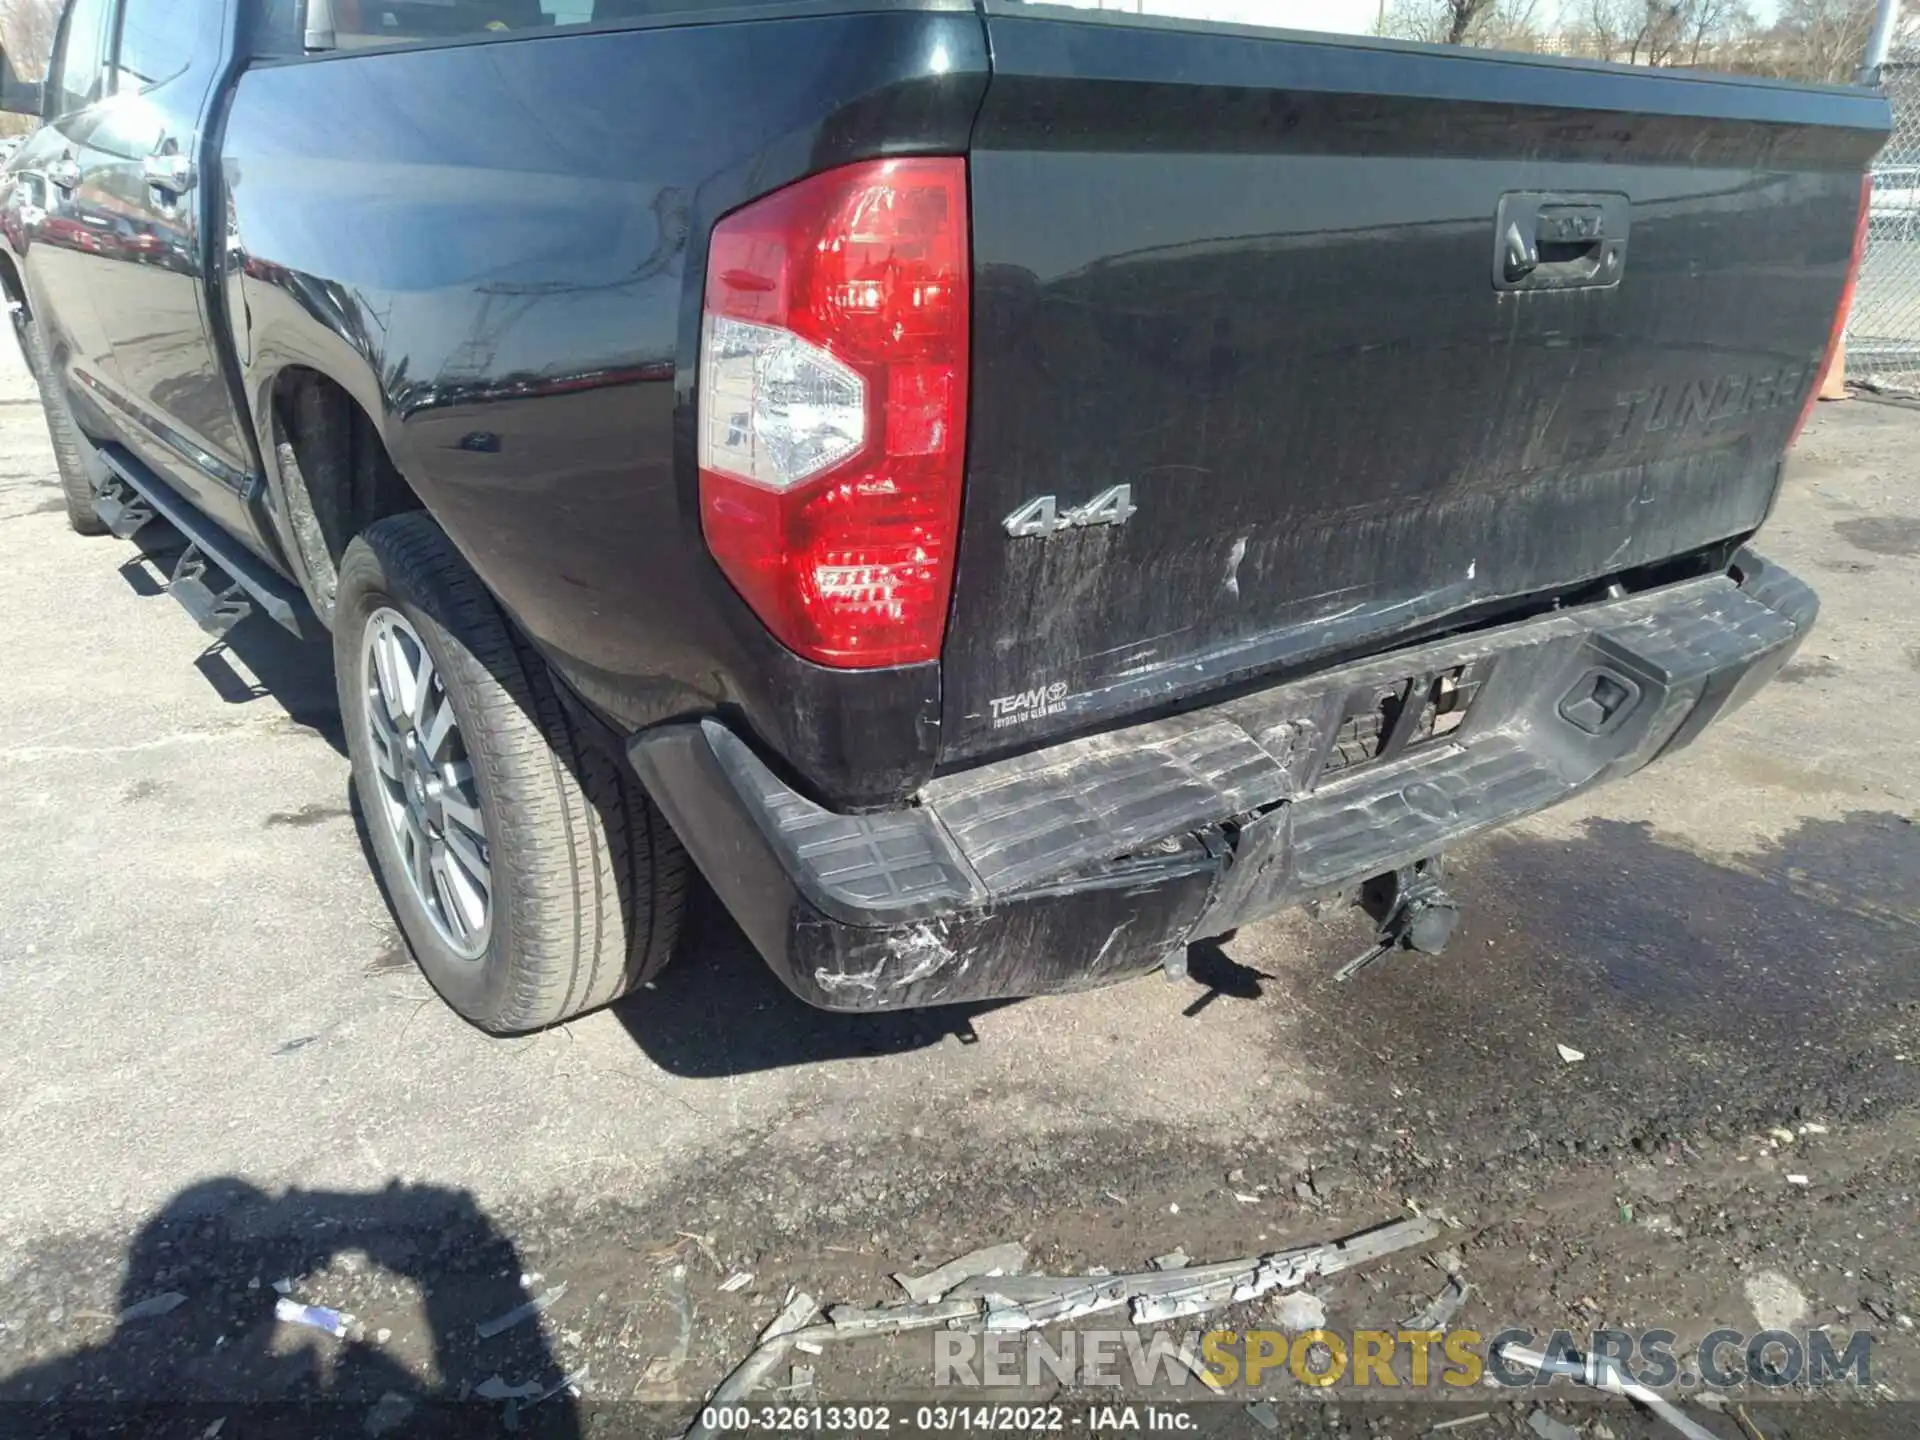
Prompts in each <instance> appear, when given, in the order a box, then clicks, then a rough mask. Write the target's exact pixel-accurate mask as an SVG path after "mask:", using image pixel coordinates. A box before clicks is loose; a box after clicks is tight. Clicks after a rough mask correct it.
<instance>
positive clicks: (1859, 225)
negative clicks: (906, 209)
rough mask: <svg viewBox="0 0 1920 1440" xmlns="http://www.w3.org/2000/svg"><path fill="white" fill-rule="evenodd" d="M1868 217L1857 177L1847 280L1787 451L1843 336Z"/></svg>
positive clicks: (1867, 191) (1868, 193)
mask: <svg viewBox="0 0 1920 1440" xmlns="http://www.w3.org/2000/svg"><path fill="white" fill-rule="evenodd" d="M1872 213H1873V176H1872V175H1871V174H1868V175H1863V176H1861V177H1860V214H1859V216H1858V218H1856V219H1855V221H1854V222H1853V254H1852V256H1850V257H1849V258H1848V260H1847V279H1846V283H1845V284H1844V285H1842V286H1841V287H1840V303H1839V304H1838V305H1837V306H1835V307H1834V312H1833V329H1832V330H1830V331H1828V332H1827V348H1826V349H1825V350H1824V351H1823V352H1821V355H1820V368H1819V369H1817V370H1815V371H1814V372H1813V386H1812V388H1810V389H1809V390H1808V391H1807V398H1806V402H1805V403H1804V404H1803V405H1801V407H1800V418H1799V419H1798V420H1795V421H1794V422H1793V433H1792V434H1791V435H1789V436H1788V437H1787V448H1789V449H1791V448H1793V446H1794V445H1795V444H1796V443H1797V442H1798V441H1799V439H1800V432H1801V431H1802V430H1804V429H1806V426H1807V421H1808V420H1809V419H1810V418H1811V417H1812V415H1813V407H1814V406H1815V405H1816V404H1818V403H1819V400H1820V387H1821V386H1822V385H1824V384H1826V383H1827V369H1828V367H1829V366H1831V365H1832V364H1833V357H1834V355H1835V354H1836V353H1837V352H1838V351H1839V349H1840V337H1841V336H1843V335H1845V334H1846V333H1847V316H1848V314H1849V313H1851V311H1852V310H1853V288H1854V286H1855V285H1857V284H1859V282H1860V261H1861V260H1862V258H1864V257H1865V255H1866V253H1867V217H1868V216H1869V215H1870V214H1872Z"/></svg>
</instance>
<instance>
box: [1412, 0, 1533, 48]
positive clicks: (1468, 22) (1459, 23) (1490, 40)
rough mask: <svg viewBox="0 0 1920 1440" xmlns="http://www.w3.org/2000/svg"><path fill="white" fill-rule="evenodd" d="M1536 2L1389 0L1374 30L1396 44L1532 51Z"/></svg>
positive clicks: (1520, 0)
mask: <svg viewBox="0 0 1920 1440" xmlns="http://www.w3.org/2000/svg"><path fill="white" fill-rule="evenodd" d="M1538 8H1539V0H1392V3H1391V4H1390V5H1389V6H1388V7H1387V8H1386V9H1385V10H1384V11H1383V12H1382V14H1381V17H1380V23H1379V25H1378V26H1377V29H1378V31H1379V33H1380V34H1382V35H1391V36H1393V37H1394V38H1396V39H1399V40H1425V41H1428V42H1430V43H1436V44H1444V45H1477V46H1483V47H1488V48H1493V49H1501V50H1535V49H1538V48H1539V44H1538V40H1539V32H1538V27H1537V25H1536V23H1535V18H1534V17H1535V14H1536V12H1537V10H1538Z"/></svg>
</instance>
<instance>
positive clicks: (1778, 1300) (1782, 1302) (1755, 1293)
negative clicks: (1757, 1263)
mask: <svg viewBox="0 0 1920 1440" xmlns="http://www.w3.org/2000/svg"><path fill="white" fill-rule="evenodd" d="M1744 1288H1745V1290H1746V1295H1747V1308H1748V1309H1750V1310H1752V1311H1753V1318H1754V1319H1756V1320H1758V1321H1759V1322H1760V1328H1761V1329H1762V1330H1786V1329H1788V1328H1790V1327H1792V1326H1794V1325H1798V1324H1799V1323H1800V1322H1801V1321H1802V1320H1804V1319H1806V1318H1807V1315H1808V1313H1809V1310H1810V1307H1809V1306H1808V1304H1807V1297H1806V1296H1805V1295H1803V1294H1801V1293H1800V1287H1799V1286H1797V1285H1795V1284H1794V1283H1793V1281H1791V1280H1789V1279H1788V1278H1787V1277H1786V1276H1784V1275H1782V1274H1781V1273H1780V1272H1779V1271H1778V1270H1761V1271H1759V1272H1757V1273H1756V1274H1753V1275H1749V1276H1748V1277H1747V1280H1746V1285H1745V1287H1744Z"/></svg>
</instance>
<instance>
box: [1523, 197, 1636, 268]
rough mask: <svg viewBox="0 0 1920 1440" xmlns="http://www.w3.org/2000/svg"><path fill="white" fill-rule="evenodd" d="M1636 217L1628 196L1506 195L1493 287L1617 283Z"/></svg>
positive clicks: (1624, 265)
mask: <svg viewBox="0 0 1920 1440" xmlns="http://www.w3.org/2000/svg"><path fill="white" fill-rule="evenodd" d="M1632 218H1633V212H1632V207H1631V205H1630V204H1629V202H1628V200H1627V197H1626V196H1624V195H1550V194H1525V193H1516V194H1510V195H1502V196H1501V197H1500V208H1499V211H1498V213H1497V214H1496V215H1495V217H1494V226H1495V240H1494V256H1493V288H1494V289H1496V290H1583V289H1597V288H1601V287H1604V286H1609V285H1617V284H1618V283H1619V282H1620V277H1621V275H1622V274H1623V273H1624V271H1625V269H1626V264H1627V229H1628V226H1629V224H1630V223H1631V221H1632Z"/></svg>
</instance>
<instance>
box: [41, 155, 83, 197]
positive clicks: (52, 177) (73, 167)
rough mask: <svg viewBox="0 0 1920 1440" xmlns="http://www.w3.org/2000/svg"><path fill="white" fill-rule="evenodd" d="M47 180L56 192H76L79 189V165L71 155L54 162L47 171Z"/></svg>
mask: <svg viewBox="0 0 1920 1440" xmlns="http://www.w3.org/2000/svg"><path fill="white" fill-rule="evenodd" d="M47 179H48V180H49V181H50V182H51V183H52V185H53V188H54V189H56V190H78V189H79V188H80V165H79V162H78V161H76V160H75V159H74V158H73V157H72V156H71V155H68V156H66V157H65V158H64V159H61V160H58V161H55V162H54V165H53V167H52V168H51V169H49V170H48V171H47Z"/></svg>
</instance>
